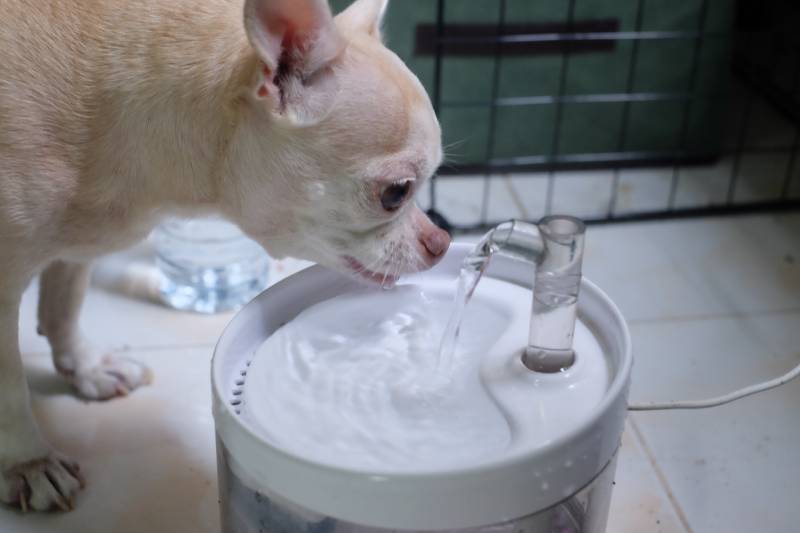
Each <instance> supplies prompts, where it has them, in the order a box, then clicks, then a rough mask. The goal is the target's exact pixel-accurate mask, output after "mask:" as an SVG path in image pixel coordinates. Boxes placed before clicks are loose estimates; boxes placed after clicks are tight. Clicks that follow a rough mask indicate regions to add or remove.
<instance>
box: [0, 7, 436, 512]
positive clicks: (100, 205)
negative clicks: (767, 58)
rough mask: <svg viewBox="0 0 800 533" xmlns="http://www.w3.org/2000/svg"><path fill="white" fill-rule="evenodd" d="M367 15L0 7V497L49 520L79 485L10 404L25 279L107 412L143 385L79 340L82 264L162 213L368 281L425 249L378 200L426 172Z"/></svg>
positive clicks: (421, 128)
mask: <svg viewBox="0 0 800 533" xmlns="http://www.w3.org/2000/svg"><path fill="white" fill-rule="evenodd" d="M385 4H386V1H385V0H358V1H357V2H356V3H355V4H353V5H352V6H351V7H350V8H349V9H348V10H347V11H346V12H344V13H343V14H341V15H339V16H338V17H336V19H335V20H334V19H333V18H332V17H331V14H330V10H329V8H328V6H327V3H326V2H325V1H323V0H203V1H197V0H0V13H2V16H0V273H1V274H0V501H2V502H6V503H10V504H12V505H19V506H21V507H23V508H32V509H36V510H46V509H50V508H53V507H58V508H61V509H68V508H70V507H71V505H72V499H73V496H74V495H75V494H76V492H77V491H78V489H79V487H80V486H81V485H82V480H81V477H80V474H79V472H78V466H77V465H76V464H74V463H73V462H72V461H70V460H69V459H67V458H64V457H63V456H61V455H60V454H58V453H57V452H56V451H55V450H54V449H53V448H52V447H51V446H50V444H49V443H47V442H46V441H45V440H44V439H43V438H42V436H41V434H40V432H39V430H38V428H37V426H36V423H35V420H34V418H33V416H32V413H31V410H30V406H29V401H28V400H29V398H28V390H27V385H26V383H25V379H24V373H23V367H22V363H21V361H20V356H19V348H18V340H17V337H18V334H17V324H18V308H19V301H20V297H21V294H22V292H23V290H24V289H25V287H26V285H27V284H28V283H29V281H30V280H31V278H32V277H33V276H34V275H36V274H37V273H39V272H43V273H42V277H41V295H40V306H39V325H40V332H41V333H42V334H43V335H45V336H47V338H48V340H49V342H50V345H51V347H52V350H53V358H54V363H55V366H56V368H57V369H58V371H59V372H61V373H62V374H63V375H64V376H65V377H66V378H67V379H69V380H70V382H71V383H72V384H73V385H74V386H75V388H76V390H77V391H78V392H79V393H80V394H81V395H82V396H84V397H86V398H89V399H108V398H111V397H114V396H117V395H124V394H126V393H127V392H129V391H130V390H132V389H134V388H136V387H137V386H140V385H142V384H145V383H147V381H148V379H149V373H148V371H147V370H146V369H145V368H144V367H142V366H141V365H139V364H138V363H136V362H134V361H129V360H121V359H110V358H102V357H101V356H100V354H98V353H97V352H96V351H95V350H94V349H93V348H92V347H91V345H90V344H89V343H88V342H87V341H86V340H85V338H84V337H83V335H82V334H81V333H80V331H79V329H78V313H79V309H80V304H81V301H82V299H83V293H84V289H85V287H86V284H87V283H88V279H89V272H90V262H91V259H92V258H93V257H96V256H97V255H100V254H103V253H106V252H108V251H111V250H114V249H117V248H121V247H124V246H127V245H129V244H131V243H133V242H135V241H137V240H139V239H141V238H142V237H144V236H145V235H146V234H147V233H148V232H149V231H150V229H151V228H152V227H153V225H154V224H155V223H156V222H157V221H158V219H159V217H161V216H163V215H164V214H166V213H183V214H192V213H203V212H212V211H213V212H221V213H223V214H224V215H226V216H227V217H229V218H230V219H232V220H233V221H235V222H236V223H238V224H239V225H240V226H241V227H242V229H243V230H244V231H246V232H247V233H248V234H250V235H251V236H252V237H253V238H255V239H256V240H258V242H260V243H261V244H262V245H263V246H264V247H265V248H266V249H267V250H268V251H269V252H270V253H271V254H272V255H274V256H285V255H293V256H298V257H303V258H306V259H311V260H314V261H318V262H321V263H323V264H326V265H328V266H330V267H332V268H336V269H339V270H342V271H344V272H351V273H353V274H354V275H357V274H360V275H362V276H364V277H366V278H370V279H373V280H375V279H378V278H393V277H394V276H396V275H398V274H401V273H403V272H408V271H413V270H418V269H421V268H425V267H428V266H430V265H432V264H433V263H434V262H435V261H436V260H437V259H438V258H439V257H440V256H441V254H443V253H444V251H445V249H446V247H447V244H448V238H447V236H446V234H443V232H441V231H440V230H438V229H436V228H435V227H434V226H433V225H432V224H431V222H430V221H429V220H428V219H427V217H426V216H425V215H424V214H423V213H422V212H421V211H420V210H419V209H418V208H417V207H416V206H415V205H414V204H413V202H412V201H407V202H405V203H404V204H403V205H402V207H400V208H398V209H396V210H394V209H393V210H387V209H385V208H384V206H385V204H382V203H381V195H382V193H383V192H385V191H386V188H387V187H389V186H390V185H391V184H392V183H395V182H400V181H402V180H409V179H410V180H413V182H414V188H417V189H418V188H419V187H420V186H422V184H423V183H424V181H425V180H426V179H427V178H428V177H429V176H430V175H431V174H432V173H433V171H434V170H435V169H436V167H437V166H438V165H439V163H440V159H441V145H440V131H439V126H438V124H437V122H436V118H435V116H434V114H433V111H432V109H431V105H430V102H429V101H428V98H427V96H426V95H425V92H424V90H423V89H422V87H421V85H420V84H419V82H418V81H417V79H416V78H415V77H414V76H413V74H411V73H410V72H409V71H408V69H407V68H406V67H405V66H404V65H403V64H402V62H401V61H400V60H399V59H398V58H397V57H396V56H395V55H393V54H392V53H391V52H390V51H389V50H388V49H386V48H385V47H384V46H383V44H382V42H381V39H380V19H381V17H382V14H383V12H384V11H385V8H386V5H385ZM354 270H355V271H361V272H360V273H359V272H353V271H354Z"/></svg>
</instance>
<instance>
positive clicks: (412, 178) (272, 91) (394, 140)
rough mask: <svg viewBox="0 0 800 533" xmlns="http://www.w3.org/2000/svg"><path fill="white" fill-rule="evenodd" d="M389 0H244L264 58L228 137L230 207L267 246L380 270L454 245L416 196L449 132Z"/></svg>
mask: <svg viewBox="0 0 800 533" xmlns="http://www.w3.org/2000/svg"><path fill="white" fill-rule="evenodd" d="M386 4H387V0H356V1H355V3H353V4H352V5H351V6H350V7H349V8H348V9H347V10H345V11H344V12H342V13H341V14H339V15H338V16H336V17H335V18H334V17H333V16H332V15H331V11H330V8H329V6H328V3H327V1H326V0H247V1H246V5H245V29H246V30H247V35H248V38H249V41H250V45H251V46H252V48H253V49H254V50H255V52H256V57H257V61H256V62H255V66H254V67H253V68H252V72H250V73H249V74H251V79H250V80H249V86H248V88H247V94H246V95H245V103H244V108H243V109H244V113H243V116H242V118H241V122H240V124H239V127H238V129H237V132H236V134H235V135H234V139H233V142H232V145H231V149H230V152H231V155H232V157H231V162H232V163H231V164H232V165H233V166H234V169H233V172H232V174H233V176H234V177H233V179H234V180H235V181H236V182H237V185H238V186H236V187H232V189H233V190H234V191H236V192H235V198H229V202H228V203H229V205H231V206H235V208H233V209H231V211H232V217H233V218H235V219H236V220H237V222H239V224H240V225H241V226H242V228H243V229H244V230H245V231H246V232H247V233H248V234H250V235H251V236H252V237H254V238H255V239H256V240H258V241H259V242H260V243H261V244H263V245H264V247H265V248H266V249H267V250H268V252H270V254H272V255H274V256H277V257H282V256H286V255H291V256H295V257H301V258H305V259H310V260H313V261H316V262H319V263H322V264H324V265H327V266H329V267H332V268H335V269H338V270H340V271H348V272H358V273H360V274H361V275H362V276H363V277H366V278H370V279H373V280H377V281H385V280H392V279H393V278H394V277H395V276H397V275H399V274H402V273H406V272H413V271H417V270H421V269H424V268H427V267H430V266H432V265H433V264H435V263H436V261H437V260H438V259H439V258H441V256H442V255H443V254H444V252H445V251H446V250H447V247H448V245H449V236H448V235H447V233H445V232H444V231H442V230H440V229H438V228H437V227H436V226H434V225H433V224H432V223H431V221H430V220H429V219H428V217H427V216H426V215H425V214H424V213H423V212H422V211H421V210H420V209H419V208H418V207H417V206H416V204H415V203H414V195H415V192H416V191H418V190H419V189H420V188H421V187H423V186H424V185H425V183H426V181H427V179H428V178H429V177H430V176H431V174H433V172H434V171H435V170H436V168H437V167H438V166H439V164H440V162H441V158H442V148H441V131H440V129H439V124H438V122H437V120H436V116H435V115H434V112H433V108H432V106H431V103H430V101H429V99H428V97H427V95H426V93H425V90H424V88H423V87H422V85H421V84H420V83H419V80H418V79H417V78H416V77H415V76H414V74H412V73H411V71H409V70H408V68H407V67H406V66H405V65H404V64H403V62H402V61H401V60H400V59H399V58H398V57H397V56H396V55H395V54H393V53H392V52H391V51H389V49H388V48H386V47H385V46H384V45H383V43H382V40H381V33H380V25H381V18H382V16H383V13H384V11H385V9H386Z"/></svg>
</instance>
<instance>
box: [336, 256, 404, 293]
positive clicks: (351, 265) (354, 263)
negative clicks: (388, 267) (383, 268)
mask: <svg viewBox="0 0 800 533" xmlns="http://www.w3.org/2000/svg"><path fill="white" fill-rule="evenodd" d="M344 261H345V263H346V264H347V268H348V269H349V270H351V271H352V272H353V273H355V274H356V275H358V276H359V277H360V278H363V279H365V280H367V281H369V282H371V283H376V284H378V285H380V286H382V287H392V286H394V284H395V283H397V280H398V279H400V278H399V276H396V275H390V274H388V273H385V272H384V273H382V272H374V271H372V270H369V269H368V268H366V267H365V266H364V265H363V264H361V262H360V261H359V260H358V259H356V258H355V257H351V256H349V255H348V256H345V257H344Z"/></svg>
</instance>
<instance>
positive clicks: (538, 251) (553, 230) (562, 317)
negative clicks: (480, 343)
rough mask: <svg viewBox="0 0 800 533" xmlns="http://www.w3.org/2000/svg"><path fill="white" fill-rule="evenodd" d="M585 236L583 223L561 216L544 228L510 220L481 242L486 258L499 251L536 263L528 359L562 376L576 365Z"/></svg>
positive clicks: (528, 364) (541, 223)
mask: <svg viewBox="0 0 800 533" xmlns="http://www.w3.org/2000/svg"><path fill="white" fill-rule="evenodd" d="M585 233H586V228H585V226H584V224H583V222H582V221H580V220H579V219H577V218H575V217H570V216H563V215H555V216H548V217H545V218H543V219H541V220H540V221H539V223H538V224H529V223H525V222H519V221H511V222H505V223H503V224H500V225H499V226H497V227H496V228H494V229H493V230H491V231H490V232H489V233H487V234H486V235H485V236H484V237H483V239H482V240H481V242H480V244H479V247H483V249H484V250H485V252H486V255H491V254H494V253H499V254H502V255H506V256H510V257H513V258H515V259H519V260H523V261H528V262H532V263H534V264H535V265H536V276H535V278H534V283H533V306H532V310H531V321H530V334H529V338H528V346H527V347H526V348H525V350H524V353H523V357H522V360H523V362H524V363H525V366H526V367H528V368H529V369H531V370H534V371H536V372H545V373H553V372H559V371H561V370H563V369H566V368H569V367H570V366H572V364H573V363H574V362H575V352H574V350H573V347H572V340H573V335H574V332H575V320H576V319H577V307H578V294H579V291H580V285H581V266H582V263H583V244H584V236H585Z"/></svg>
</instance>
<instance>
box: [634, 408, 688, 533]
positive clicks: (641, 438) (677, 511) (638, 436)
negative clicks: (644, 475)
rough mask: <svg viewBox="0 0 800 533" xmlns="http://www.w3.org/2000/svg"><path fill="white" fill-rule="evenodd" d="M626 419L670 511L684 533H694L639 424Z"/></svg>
mask: <svg viewBox="0 0 800 533" xmlns="http://www.w3.org/2000/svg"><path fill="white" fill-rule="evenodd" d="M628 419H629V420H630V423H631V427H632V428H633V434H634V436H635V437H636V440H637V441H638V442H639V445H640V446H641V447H642V450H644V453H645V455H646V456H647V460H648V461H649V462H650V466H651V467H653V471H654V472H655V474H656V478H657V479H658V482H659V484H660V485H661V488H662V489H663V490H664V492H665V493H666V495H667V499H668V500H669V502H670V504H671V505H672V509H673V510H674V511H675V514H676V515H678V520H680V522H681V525H682V526H683V528H684V529H685V530H686V533H694V529H692V526H691V525H689V519H688V518H687V517H686V513H685V512H684V511H683V507H681V505H680V504H679V503H678V500H677V498H675V494H674V493H673V492H672V488H671V487H670V486H669V482H668V481H667V476H666V475H664V472H663V471H662V470H661V467H660V466H659V465H658V462H657V461H656V457H655V455H654V454H653V452H652V450H651V449H650V446H648V444H647V441H646V440H645V438H644V435H643V434H642V431H641V430H640V429H639V424H638V423H637V422H636V419H635V418H634V416H633V415H632V414H631V416H629V417H628Z"/></svg>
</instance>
